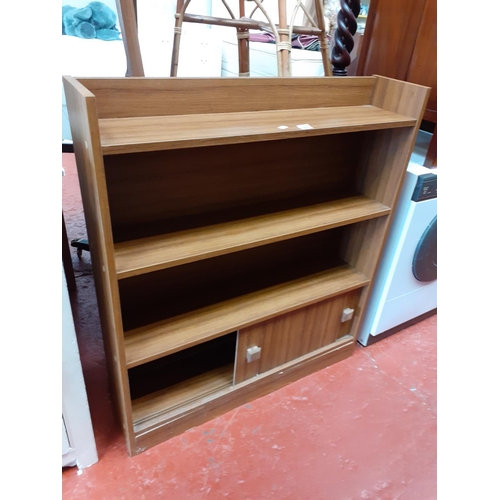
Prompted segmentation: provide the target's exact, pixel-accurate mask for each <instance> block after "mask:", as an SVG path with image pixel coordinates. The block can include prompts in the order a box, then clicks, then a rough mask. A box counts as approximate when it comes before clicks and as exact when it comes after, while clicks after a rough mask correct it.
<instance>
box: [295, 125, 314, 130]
mask: <svg viewBox="0 0 500 500" xmlns="http://www.w3.org/2000/svg"><path fill="white" fill-rule="evenodd" d="M297 128H300V130H310V129H312V128H314V127H311V125H309V123H302V124H301V125H297Z"/></svg>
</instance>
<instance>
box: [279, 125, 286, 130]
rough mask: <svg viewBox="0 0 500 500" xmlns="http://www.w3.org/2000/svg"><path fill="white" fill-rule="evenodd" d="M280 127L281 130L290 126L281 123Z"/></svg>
mask: <svg viewBox="0 0 500 500" xmlns="http://www.w3.org/2000/svg"><path fill="white" fill-rule="evenodd" d="M278 128H279V129H280V130H285V129H286V128H288V126H287V125H280V126H279V127H278Z"/></svg>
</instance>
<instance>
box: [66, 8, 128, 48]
mask: <svg viewBox="0 0 500 500" xmlns="http://www.w3.org/2000/svg"><path fill="white" fill-rule="evenodd" d="M62 34H63V35H69V36H76V37H79V38H98V39H100V40H106V41H107V40H121V38H120V32H119V31H118V28H117V27H116V13H115V12H114V11H113V10H112V9H110V8H109V7H108V6H107V5H106V4H104V3H102V2H90V3H89V4H88V5H87V6H86V7H83V8H81V9H78V8H76V7H71V5H64V6H63V8H62Z"/></svg>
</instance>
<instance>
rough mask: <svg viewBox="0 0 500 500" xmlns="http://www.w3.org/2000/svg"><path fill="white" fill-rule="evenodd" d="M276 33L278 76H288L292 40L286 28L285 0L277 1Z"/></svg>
mask: <svg viewBox="0 0 500 500" xmlns="http://www.w3.org/2000/svg"><path fill="white" fill-rule="evenodd" d="M278 17H279V20H278V35H279V40H276V45H277V47H276V48H277V51H278V76H290V51H291V50H292V41H291V40H290V34H289V30H288V22H287V18H286V0H279V2H278Z"/></svg>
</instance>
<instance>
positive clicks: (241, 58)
mask: <svg viewBox="0 0 500 500" xmlns="http://www.w3.org/2000/svg"><path fill="white" fill-rule="evenodd" d="M236 36H237V38H238V66H239V76H243V77H247V76H250V43H249V42H250V33H249V31H248V29H246V28H237V29H236Z"/></svg>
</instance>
